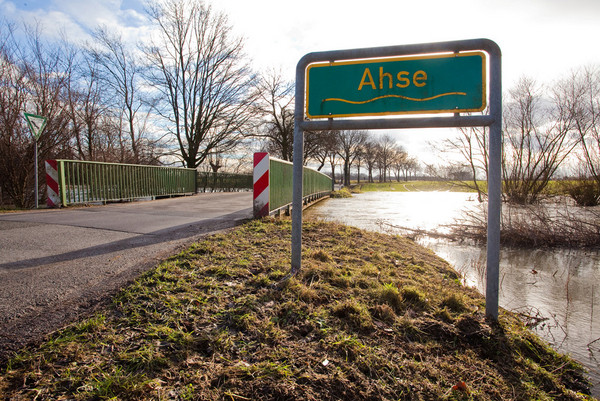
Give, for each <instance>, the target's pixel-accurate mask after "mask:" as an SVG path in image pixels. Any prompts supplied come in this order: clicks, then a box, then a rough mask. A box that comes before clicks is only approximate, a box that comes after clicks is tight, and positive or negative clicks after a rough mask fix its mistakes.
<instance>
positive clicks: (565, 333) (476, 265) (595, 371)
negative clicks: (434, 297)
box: [306, 192, 600, 397]
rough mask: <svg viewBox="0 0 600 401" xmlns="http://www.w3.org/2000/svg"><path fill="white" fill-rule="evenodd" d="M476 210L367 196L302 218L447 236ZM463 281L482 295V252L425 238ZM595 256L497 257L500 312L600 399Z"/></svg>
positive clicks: (446, 196) (465, 199)
mask: <svg viewBox="0 0 600 401" xmlns="http://www.w3.org/2000/svg"><path fill="white" fill-rule="evenodd" d="M477 207H478V202H477V201H476V196H475V195H473V194H467V193H452V192H398V193H395V192H371V193H364V194H357V195H355V196H354V197H352V198H347V199H331V200H328V201H326V202H322V203H320V204H319V205H317V206H315V207H313V208H310V209H309V210H307V211H306V215H307V216H313V217H317V218H320V219H323V220H329V221H337V222H341V223H344V224H348V225H353V226H357V227H360V228H365V229H369V230H374V231H387V230H388V229H389V228H387V226H385V225H382V224H381V222H382V221H385V222H387V223H389V224H391V225H394V226H402V227H407V228H411V229H421V230H437V231H438V232H444V231H447V230H448V228H447V227H444V226H446V225H449V224H453V223H454V222H455V221H456V220H457V219H460V218H461V216H462V214H463V211H464V210H475V209H476V208H477ZM417 242H419V243H420V244H422V245H424V246H427V247H429V248H431V249H433V250H434V251H435V252H436V253H437V254H438V255H439V256H441V257H442V258H444V259H446V260H447V261H448V262H450V263H451V264H452V265H453V266H454V267H455V269H456V270H457V271H458V272H459V273H460V274H461V275H462V277H463V280H464V282H465V284H467V285H470V286H472V287H475V288H477V289H478V290H479V291H480V292H481V293H484V288H485V258H486V255H485V249H484V248H482V247H479V246H475V245H465V244H457V243H455V242H449V241H448V240H440V239H434V238H427V237H424V238H423V237H422V238H418V239H417ZM599 279H600V252H596V251H581V250H544V249H534V250H531V249H528V250H522V249H514V248H506V247H504V248H503V249H502V250H501V254H500V305H501V306H502V307H503V308H506V309H509V310H512V311H515V312H517V313H521V314H522V316H523V317H524V318H529V319H530V321H532V322H536V323H538V324H537V326H536V327H535V329H534V330H536V332H537V333H538V334H539V335H541V336H542V337H544V338H545V339H546V340H547V341H548V342H549V343H551V344H552V345H553V346H554V347H555V348H556V349H557V350H559V351H560V352H563V353H568V354H571V355H572V356H573V357H574V358H575V359H577V360H578V361H580V362H581V363H582V364H584V365H585V366H586V368H587V369H588V370H589V371H590V374H591V377H592V381H593V384H594V388H593V395H594V396H595V397H600V340H598V341H596V342H594V341H595V340H597V339H600V324H599V320H600V306H599V305H597V303H598V302H597V298H598V297H599V296H600V287H599V286H598V283H599V282H600V281H599Z"/></svg>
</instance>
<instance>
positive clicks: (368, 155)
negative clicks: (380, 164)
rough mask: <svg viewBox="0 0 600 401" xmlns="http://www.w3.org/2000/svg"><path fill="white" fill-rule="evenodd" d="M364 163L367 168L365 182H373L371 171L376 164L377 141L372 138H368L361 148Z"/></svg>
mask: <svg viewBox="0 0 600 401" xmlns="http://www.w3.org/2000/svg"><path fill="white" fill-rule="evenodd" d="M360 153H361V154H362V155H363V158H364V163H365V166H366V168H367V180H368V182H373V181H374V180H373V170H374V169H375V166H376V164H377V141H376V140H375V139H374V138H373V137H368V138H367V140H366V141H365V143H364V144H363V145H362V146H361V152H360Z"/></svg>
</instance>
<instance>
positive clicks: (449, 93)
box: [305, 51, 487, 120]
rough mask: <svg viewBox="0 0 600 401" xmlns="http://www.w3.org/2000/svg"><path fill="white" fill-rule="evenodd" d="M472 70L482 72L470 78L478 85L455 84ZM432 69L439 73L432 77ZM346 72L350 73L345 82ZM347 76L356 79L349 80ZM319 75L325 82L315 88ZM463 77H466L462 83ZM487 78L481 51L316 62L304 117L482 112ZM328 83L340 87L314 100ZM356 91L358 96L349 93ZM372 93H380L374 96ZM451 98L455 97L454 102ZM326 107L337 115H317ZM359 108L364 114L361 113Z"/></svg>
mask: <svg viewBox="0 0 600 401" xmlns="http://www.w3.org/2000/svg"><path fill="white" fill-rule="evenodd" d="M457 64H458V65H457ZM373 67H379V68H380V70H379V71H377V70H375V69H373ZM384 67H385V68H386V69H385V72H384ZM467 67H468V68H470V71H469V72H471V74H473V73H478V74H479V76H475V77H470V76H468V77H469V78H471V79H473V81H472V82H468V86H467V87H465V83H464V82H461V80H460V79H454V80H452V75H453V73H454V74H455V73H456V72H457V71H461V70H462V71H464V69H465V68H467ZM358 68H364V70H363V71H364V72H363V73H362V74H361V73H360V70H358ZM402 68H404V69H405V70H404V71H403V70H402ZM432 69H433V70H434V72H435V74H432V71H431V70H432ZM462 71H461V72H462ZM352 72H354V76H352ZM342 74H345V75H343V77H341V78H340V76H342ZM319 75H320V77H319ZM348 75H350V76H351V77H352V78H354V79H353V80H349V79H347V78H349V77H348ZM432 75H433V76H432ZM311 76H314V79H311ZM317 77H319V79H320V81H319V82H318V84H314V80H316V79H317ZM335 78H337V79H335ZM464 78H465V77H464V75H463V77H462V80H463V81H464ZM486 78H487V60H486V54H485V53H484V52H482V51H471V52H461V53H443V54H428V55H419V56H404V57H387V58H374V59H360V60H349V61H341V62H335V63H331V62H323V63H312V64H309V65H308V66H307V68H306V102H305V103H306V105H305V114H306V116H307V118H308V119H310V120H312V119H319V118H338V117H361V116H388V115H405V114H439V113H470V112H480V111H483V110H484V109H485V108H486V106H487V104H486V100H487V93H486V85H485V81H486ZM323 82H327V83H331V82H333V85H329V86H334V87H335V88H334V89H333V93H334V94H333V95H330V96H313V95H312V94H313V93H315V92H317V93H322V91H323V90H322V88H321V87H322V86H324V85H323ZM384 84H385V85H384ZM351 85H352V86H353V87H354V88H352V87H351ZM467 88H468V89H467ZM353 89H354V93H348V92H352V91H353ZM370 89H371V90H374V91H376V93H372V94H370V96H369V95H368V93H370ZM330 90H331V89H330ZM330 93H331V92H330ZM342 93H343V95H342ZM342 96H343V97H342ZM349 97H352V99H350V98H349ZM449 99H450V100H451V99H454V103H452V102H451V101H450V100H449ZM432 102H434V103H435V104H434V105H432V106H429V105H428V103H432ZM326 103H328V104H331V106H329V110H332V112H329V113H328V112H326V111H325V112H321V113H319V114H318V113H317V111H318V109H324V108H325V104H326ZM394 103H395V104H394ZM467 103H468V105H467ZM458 105H460V106H462V107H460V106H458ZM467 106H468V107H467ZM374 107H379V108H380V109H379V111H375V112H373V111H372V110H371V111H369V110H368V109H367V110H364V109H365V108H370V109H372V108H374ZM340 108H343V111H342V112H333V111H335V110H339V109H340ZM358 108H362V109H363V110H357V109H358ZM311 111H312V112H311Z"/></svg>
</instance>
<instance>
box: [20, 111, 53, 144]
mask: <svg viewBox="0 0 600 401" xmlns="http://www.w3.org/2000/svg"><path fill="white" fill-rule="evenodd" d="M25 119H26V120H27V124H28V125H29V129H30V130H31V133H32V134H33V137H34V138H35V140H36V141H37V140H38V139H39V137H40V135H41V134H42V131H43V130H44V128H45V127H46V122H47V121H48V119H47V118H46V117H42V116H36V115H35V114H29V113H25Z"/></svg>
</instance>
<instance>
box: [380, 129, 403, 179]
mask: <svg viewBox="0 0 600 401" xmlns="http://www.w3.org/2000/svg"><path fill="white" fill-rule="evenodd" d="M397 149H398V145H397V144H396V141H395V140H394V138H393V137H392V136H391V135H383V136H381V137H380V138H379V140H378V141H377V159H376V160H377V167H378V168H379V181H380V182H386V181H387V178H388V177H389V174H388V171H389V170H390V169H391V166H392V161H393V155H394V154H395V152H396V151H397Z"/></svg>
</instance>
